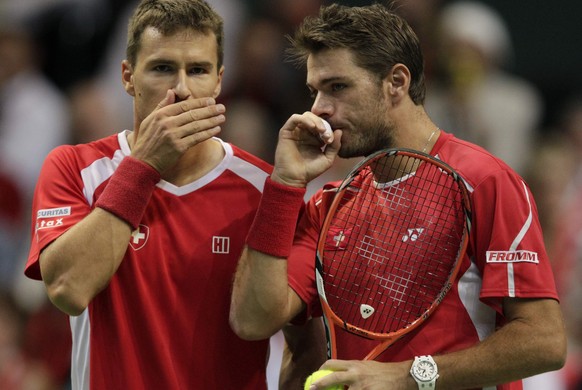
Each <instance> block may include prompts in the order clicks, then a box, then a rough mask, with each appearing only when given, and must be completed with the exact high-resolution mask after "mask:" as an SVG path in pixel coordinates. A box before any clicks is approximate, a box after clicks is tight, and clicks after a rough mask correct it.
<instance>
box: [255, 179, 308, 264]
mask: <svg viewBox="0 0 582 390" xmlns="http://www.w3.org/2000/svg"><path fill="white" fill-rule="evenodd" d="M304 196H305V188H295V187H289V186H286V185H283V184H279V183H277V182H274V181H272V180H271V178H270V177H268V178H267V180H266V181H265V188H264V189H263V196H262V197H261V202H260V203H259V208H258V210H257V214H256V215H255V220H254V221H253V224H252V225H251V228H250V230H249V234H248V236H247V245H248V246H249V247H250V248H252V249H254V250H257V251H259V252H263V253H266V254H268V255H271V256H275V257H281V258H287V257H289V254H290V253H291V247H292V246H293V236H294V235H295V228H296V226H297V219H298V216H299V211H300V210H301V206H302V205H303V197H304Z"/></svg>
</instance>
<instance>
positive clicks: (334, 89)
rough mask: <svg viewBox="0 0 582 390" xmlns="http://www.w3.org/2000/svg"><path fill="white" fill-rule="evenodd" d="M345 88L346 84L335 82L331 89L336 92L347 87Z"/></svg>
mask: <svg viewBox="0 0 582 390" xmlns="http://www.w3.org/2000/svg"><path fill="white" fill-rule="evenodd" d="M345 88H346V85H345V84H333V85H332V86H331V90H332V91H334V92H337V91H341V90H342V89H345Z"/></svg>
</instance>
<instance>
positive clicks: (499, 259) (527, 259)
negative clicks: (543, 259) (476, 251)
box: [487, 251, 540, 264]
mask: <svg viewBox="0 0 582 390" xmlns="http://www.w3.org/2000/svg"><path fill="white" fill-rule="evenodd" d="M487 262H488V263H536V264H538V263H539V262H540V261H539V259H538V254H537V252H530V251H487Z"/></svg>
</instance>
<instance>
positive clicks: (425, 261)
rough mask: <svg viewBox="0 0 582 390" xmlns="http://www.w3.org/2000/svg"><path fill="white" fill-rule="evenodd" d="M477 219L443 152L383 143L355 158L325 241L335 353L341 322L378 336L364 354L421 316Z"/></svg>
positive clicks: (325, 299)
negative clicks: (360, 158)
mask: <svg viewBox="0 0 582 390" xmlns="http://www.w3.org/2000/svg"><path fill="white" fill-rule="evenodd" d="M470 226H471V208H470V201H469V196H468V191H467V189H466V187H465V185H464V183H463V180H462V178H461V177H460V176H459V175H458V174H457V173H456V172H455V171H454V170H453V169H452V168H451V167H450V166H448V165H447V164H445V163H444V162H442V161H440V160H438V159H437V158H434V157H432V156H430V155H428V154H425V153H422V152H419V151H415V150H409V149H385V150H381V151H378V152H376V153H374V154H372V155H370V156H369V157H367V158H366V159H364V160H363V161H361V162H360V163H359V164H358V165H357V166H355V167H354V168H353V170H352V171H351V172H350V173H349V174H348V176H347V177H346V178H345V179H344V180H343V182H342V183H341V185H340V186H339V188H338V190H337V193H336V195H335V197H334V198H333V201H332V203H331V206H330V208H329V211H328V213H327V215H326V217H325V219H324V223H323V228H322V230H321V233H320V237H319V242H318V247H317V256H316V280H317V290H318V293H319V297H320V301H321V306H322V309H323V314H324V322H325V327H326V332H327V345H328V347H327V348H328V358H334V359H335V358H337V351H336V345H335V328H336V326H337V327H338V328H343V329H345V330H346V331H348V332H351V333H353V334H356V335H358V336H362V337H365V338H368V339H372V340H379V341H380V343H379V344H378V345H377V346H376V347H374V349H372V350H371V351H370V352H369V353H368V355H367V356H366V357H365V358H364V360H373V359H375V358H377V357H378V356H379V355H380V354H381V353H382V352H384V351H385V350H386V349H387V348H388V347H389V346H390V345H392V344H393V343H394V342H395V341H396V340H398V339H399V338H401V337H402V336H404V335H405V334H407V333H409V332H411V331H412V330H414V329H415V328H417V327H418V326H419V325H420V324H422V323H423V322H424V321H425V320H426V319H427V318H428V317H429V316H430V315H431V314H432V313H433V312H434V310H435V309H436V307H437V306H438V305H439V303H440V302H441V301H442V300H443V298H444V296H445V295H446V294H447V292H448V291H449V289H450V287H451V285H452V283H453V281H454V279H455V277H456V275H457V273H458V270H459V267H460V264H461V259H462V258H463V256H464V254H465V250H466V248H467V242H468V239H469V230H470ZM334 325H335V326H334Z"/></svg>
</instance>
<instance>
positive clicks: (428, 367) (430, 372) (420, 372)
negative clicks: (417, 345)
mask: <svg viewBox="0 0 582 390" xmlns="http://www.w3.org/2000/svg"><path fill="white" fill-rule="evenodd" d="M436 375H437V371H436V366H435V365H434V364H433V363H432V362H430V361H428V360H419V361H418V362H417V363H416V364H415V365H414V376H416V377H417V378H418V379H420V380H422V381H429V380H432V379H434V377H435V376H436Z"/></svg>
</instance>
